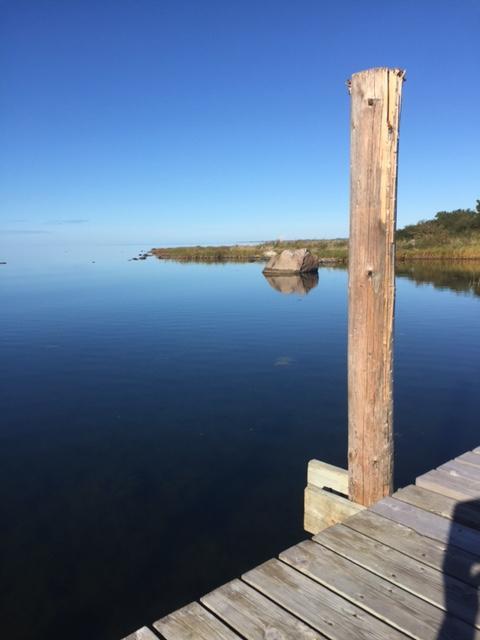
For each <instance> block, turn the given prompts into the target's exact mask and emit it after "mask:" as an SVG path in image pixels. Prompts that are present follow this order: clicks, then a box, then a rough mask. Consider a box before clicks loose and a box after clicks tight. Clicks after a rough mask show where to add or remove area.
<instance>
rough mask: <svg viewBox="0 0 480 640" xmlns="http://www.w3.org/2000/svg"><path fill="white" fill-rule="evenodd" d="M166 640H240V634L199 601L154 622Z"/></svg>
mask: <svg viewBox="0 0 480 640" xmlns="http://www.w3.org/2000/svg"><path fill="white" fill-rule="evenodd" d="M153 626H154V628H155V629H157V631H160V633H161V634H162V635H163V636H164V637H165V638H166V640H239V636H237V634H236V633H234V632H233V631H231V630H230V629H229V628H228V627H226V626H225V625H224V624H222V623H221V622H220V620H217V618H215V616H213V615H212V614H211V613H210V612H209V611H207V610H206V609H205V608H204V607H202V606H201V605H200V604H198V602H192V603H191V604H188V605H187V606H186V607H183V608H182V609H178V611H174V612H173V613H170V614H169V615H168V616H165V617H164V618H161V619H160V620H157V622H154V623H153Z"/></svg>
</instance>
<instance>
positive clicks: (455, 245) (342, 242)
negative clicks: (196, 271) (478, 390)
mask: <svg viewBox="0 0 480 640" xmlns="http://www.w3.org/2000/svg"><path fill="white" fill-rule="evenodd" d="M303 247H306V248H307V249H309V250H310V251H311V253H312V254H313V255H315V256H316V257H317V258H318V259H319V260H320V262H323V263H339V264H345V263H347V262H348V240H346V239H344V238H339V239H334V240H312V239H310V240H282V241H274V242H262V243H259V244H254V245H224V246H218V247H216V246H194V247H170V248H154V249H152V250H151V254H152V255H153V256H155V257H157V258H159V259H161V260H175V261H178V262H266V261H267V260H268V258H269V256H268V253H269V252H271V251H276V252H277V253H278V252H280V251H283V250H284V249H299V248H303ZM410 260H480V242H478V241H473V242H468V241H464V240H462V241H461V240H458V239H455V240H451V241H449V242H445V243H442V244H441V245H437V246H428V247H427V246H423V247H418V246H417V247H416V246H412V244H411V242H408V241H402V240H399V241H397V261H398V262H404V261H410Z"/></svg>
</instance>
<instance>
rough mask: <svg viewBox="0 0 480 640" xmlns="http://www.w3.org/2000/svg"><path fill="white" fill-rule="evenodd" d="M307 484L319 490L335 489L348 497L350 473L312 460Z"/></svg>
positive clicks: (309, 464) (308, 469) (309, 465)
mask: <svg viewBox="0 0 480 640" xmlns="http://www.w3.org/2000/svg"><path fill="white" fill-rule="evenodd" d="M307 484H311V485H313V486H314V487H318V489H333V490H334V491H337V492H338V493H343V495H345V496H347V495H348V471H347V470H346V469H341V468H340V467H335V466H334V465H333V464H328V463H327V462H322V461H321V460H310V462H309V463H308V467H307Z"/></svg>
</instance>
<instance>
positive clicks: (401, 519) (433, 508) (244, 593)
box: [128, 447, 480, 640]
mask: <svg viewBox="0 0 480 640" xmlns="http://www.w3.org/2000/svg"><path fill="white" fill-rule="evenodd" d="M479 584H480V447H479V448H477V449H475V450H474V451H471V452H468V453H465V454H463V455H461V456H459V457H458V458H456V459H454V460H451V461H449V462H447V463H446V464H443V465H441V466H440V467H439V468H438V469H435V470H433V471H430V472H428V473H426V474H424V475H422V476H420V477H418V478H417V480H416V484H415V485H411V486H408V487H406V488H404V489H401V490H399V491H397V492H396V493H395V494H394V495H393V496H391V497H387V498H384V499H382V500H380V501H379V502H377V503H376V504H374V505H373V506H371V507H369V508H368V509H364V510H362V511H360V512H359V513H357V514H355V515H353V516H351V517H350V518H348V519H347V520H345V521H344V522H343V523H341V524H336V525H334V526H331V527H329V528H327V529H325V530H323V531H321V532H320V533H319V534H318V535H316V536H314V537H313V538H312V539H309V540H305V541H303V542H300V544H297V545H296V546H294V547H291V548H290V549H287V550H286V551H284V552H282V553H281V554H280V556H279V558H278V559H276V558H275V559H272V560H268V561H267V562H265V563H264V564H262V565H260V566H258V567H256V568H255V569H252V570H251V571H248V572H247V573H245V574H244V575H243V576H242V577H241V578H240V579H237V580H233V581H232V582H229V583H228V584H225V585H224V586H222V587H220V588H218V589H216V590H215V591H212V592H211V593H209V594H207V595H205V596H204V597H203V598H200V600H199V602H193V603H191V604H189V605H187V606H186V607H183V608H182V609H179V610H178V611H175V612H174V613H171V614H170V615H167V616H166V617H164V618H162V619H160V620H158V621H157V622H154V623H153V624H152V625H151V627H150V628H149V627H143V628H142V629H139V630H138V631H136V632H135V633H133V634H131V635H130V636H128V640H158V638H164V639H165V640H238V639H239V638H244V639H247V640H307V639H308V640H314V639H322V638H330V639H331V640H346V639H349V640H352V639H357V638H359V639H365V640H366V639H369V640H400V639H405V638H415V639H416V640H473V639H480V613H479V603H478V587H479Z"/></svg>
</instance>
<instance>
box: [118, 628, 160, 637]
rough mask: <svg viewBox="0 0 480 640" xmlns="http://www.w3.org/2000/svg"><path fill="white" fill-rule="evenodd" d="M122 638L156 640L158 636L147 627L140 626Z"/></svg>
mask: <svg viewBox="0 0 480 640" xmlns="http://www.w3.org/2000/svg"><path fill="white" fill-rule="evenodd" d="M123 640H158V636H157V635H156V634H155V633H153V631H150V629H149V628H148V627H142V628H141V629H137V631H134V632H133V633H131V634H130V635H129V636H127V637H126V638H123Z"/></svg>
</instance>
